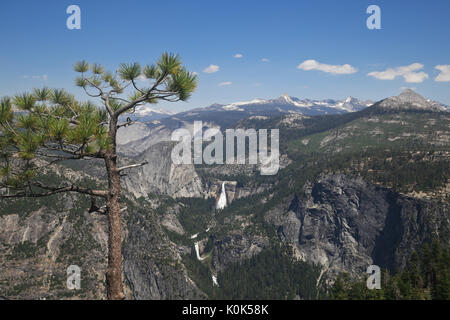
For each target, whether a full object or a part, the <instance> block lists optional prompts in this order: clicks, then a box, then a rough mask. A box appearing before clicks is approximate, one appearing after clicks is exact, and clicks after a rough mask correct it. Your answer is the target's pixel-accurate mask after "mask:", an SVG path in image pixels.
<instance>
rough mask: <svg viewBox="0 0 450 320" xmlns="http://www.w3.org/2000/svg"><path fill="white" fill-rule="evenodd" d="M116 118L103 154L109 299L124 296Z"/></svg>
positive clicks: (112, 123)
mask: <svg viewBox="0 0 450 320" xmlns="http://www.w3.org/2000/svg"><path fill="white" fill-rule="evenodd" d="M116 126H117V119H114V118H112V119H111V120H110V131H109V135H110V138H111V139H112V141H111V142H112V148H111V150H110V151H108V152H107V153H106V155H105V164H106V171H107V175H108V187H109V190H108V191H109V192H108V196H107V198H106V208H107V214H108V223H109V230H108V231H109V233H108V270H107V273H106V281H107V295H108V299H110V300H121V299H124V298H125V295H124V293H123V284H122V260H123V258H122V215H121V210H120V173H119V170H118V168H117V154H116V132H117V129H116Z"/></svg>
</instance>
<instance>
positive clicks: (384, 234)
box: [269, 175, 448, 274]
mask: <svg viewBox="0 0 450 320" xmlns="http://www.w3.org/2000/svg"><path fill="white" fill-rule="evenodd" d="M274 214H276V213H272V217H269V219H272V221H277V222H276V223H275V224H276V225H277V226H278V235H279V237H280V239H282V240H283V241H287V242H290V243H292V244H295V246H296V248H297V250H298V255H299V256H300V258H302V259H304V260H306V261H311V262H314V263H320V264H321V265H323V266H324V267H325V268H326V269H327V270H328V271H329V272H330V273H332V274H335V273H339V272H343V271H346V272H350V273H352V274H356V273H359V274H361V272H364V271H365V270H366V268H367V267H368V266H369V265H371V264H377V265H379V266H380V267H384V268H389V269H391V270H392V269H394V268H396V267H403V266H404V265H405V263H406V261H407V258H408V257H409V255H410V254H411V253H412V251H413V250H414V249H415V248H417V246H418V245H420V244H421V243H423V242H424V241H428V240H431V239H432V238H433V237H435V236H438V235H441V237H442V236H443V235H445V234H447V235H448V233H446V231H445V230H448V217H447V214H448V208H447V205H446V204H438V203H435V202H431V201H425V200H418V199H413V198H408V197H405V196H402V195H400V194H398V193H395V192H393V191H391V190H388V189H384V188H380V187H378V186H375V185H370V184H367V183H365V182H364V181H363V180H361V179H353V178H349V177H346V176H344V175H332V176H326V177H323V178H321V179H319V180H318V181H316V182H315V183H313V184H310V185H308V186H306V187H305V190H304V194H303V195H301V197H300V198H299V197H294V199H293V200H292V203H291V205H290V207H289V211H288V212H287V213H281V215H280V213H277V214H278V217H274V216H273V215H274ZM280 216H281V217H282V218H281V219H280ZM443 240H445V239H443ZM446 241H448V239H446Z"/></svg>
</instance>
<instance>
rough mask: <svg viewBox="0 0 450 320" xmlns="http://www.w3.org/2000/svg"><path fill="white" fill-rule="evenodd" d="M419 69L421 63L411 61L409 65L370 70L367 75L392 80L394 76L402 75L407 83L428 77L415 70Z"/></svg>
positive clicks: (420, 80) (418, 81) (417, 81)
mask: <svg viewBox="0 0 450 320" xmlns="http://www.w3.org/2000/svg"><path fill="white" fill-rule="evenodd" d="M421 69H423V64H421V63H413V64H410V65H409V66H403V67H397V68H388V69H386V70H384V71H374V72H370V73H368V74H367V75H368V76H370V77H374V78H376V79H378V80H394V79H395V78H396V77H403V79H404V80H405V81H406V82H408V83H420V82H423V81H424V80H425V79H428V74H426V73H425V72H423V71H421V72H417V71H419V70H421Z"/></svg>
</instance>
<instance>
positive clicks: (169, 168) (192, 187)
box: [122, 142, 204, 198]
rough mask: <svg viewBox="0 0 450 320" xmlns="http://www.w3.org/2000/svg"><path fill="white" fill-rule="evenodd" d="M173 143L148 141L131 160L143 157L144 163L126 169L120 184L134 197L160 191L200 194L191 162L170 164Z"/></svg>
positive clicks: (179, 195) (185, 195)
mask: <svg viewBox="0 0 450 320" xmlns="http://www.w3.org/2000/svg"><path fill="white" fill-rule="evenodd" d="M172 148H173V143H170V142H161V143H157V144H155V145H152V146H151V147H149V148H148V149H146V150H145V151H143V152H142V153H141V154H139V155H138V156H136V157H134V158H133V159H132V160H130V162H131V163H139V162H144V161H147V162H148V165H145V166H142V167H140V168H134V169H132V170H129V172H128V175H127V176H125V177H124V178H123V180H122V181H123V185H124V186H125V188H126V189H127V190H128V191H129V192H131V193H132V194H133V195H134V196H135V197H137V198H139V197H147V196H148V195H149V194H163V195H168V196H171V197H174V198H178V197H203V194H204V188H203V185H202V181H201V179H200V177H199V176H198V174H197V172H196V171H195V169H194V165H192V164H180V165H176V164H174V163H173V162H172V161H171V160H170V159H171V152H172Z"/></svg>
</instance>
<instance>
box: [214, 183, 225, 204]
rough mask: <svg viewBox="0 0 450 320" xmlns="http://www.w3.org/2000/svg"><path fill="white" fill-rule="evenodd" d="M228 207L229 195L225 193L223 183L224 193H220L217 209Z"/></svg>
mask: <svg viewBox="0 0 450 320" xmlns="http://www.w3.org/2000/svg"><path fill="white" fill-rule="evenodd" d="M226 206H227V194H226V192H225V182H222V192H221V193H220V197H219V201H218V202H217V206H216V208H217V209H219V210H222V209H223V208H225V207H226Z"/></svg>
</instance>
